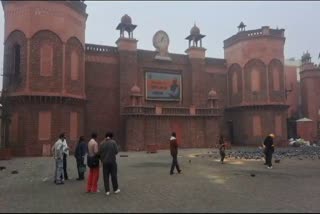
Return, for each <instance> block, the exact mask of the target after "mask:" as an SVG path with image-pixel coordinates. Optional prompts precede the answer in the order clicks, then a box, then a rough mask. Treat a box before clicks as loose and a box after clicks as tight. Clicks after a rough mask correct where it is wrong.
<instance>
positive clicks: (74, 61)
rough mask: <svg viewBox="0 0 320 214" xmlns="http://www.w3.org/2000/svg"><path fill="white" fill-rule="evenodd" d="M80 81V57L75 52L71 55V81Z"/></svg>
mask: <svg viewBox="0 0 320 214" xmlns="http://www.w3.org/2000/svg"><path fill="white" fill-rule="evenodd" d="M78 79H79V56H78V53H77V52H76V51H75V50H74V51H72V53H71V80H78Z"/></svg>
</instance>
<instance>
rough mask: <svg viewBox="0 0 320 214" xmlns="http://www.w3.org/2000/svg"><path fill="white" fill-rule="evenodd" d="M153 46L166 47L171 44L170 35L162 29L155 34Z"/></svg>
mask: <svg viewBox="0 0 320 214" xmlns="http://www.w3.org/2000/svg"><path fill="white" fill-rule="evenodd" d="M153 46H154V47H155V48H166V47H168V46H169V36H168V34H167V33H166V32H164V31H162V30H160V31H158V32H157V33H156V34H155V35H154V36H153Z"/></svg>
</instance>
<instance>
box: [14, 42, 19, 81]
mask: <svg viewBox="0 0 320 214" xmlns="http://www.w3.org/2000/svg"><path fill="white" fill-rule="evenodd" d="M20 63H21V47H20V45H18V44H16V45H15V46H14V55H13V66H14V74H15V75H19V74H20Z"/></svg>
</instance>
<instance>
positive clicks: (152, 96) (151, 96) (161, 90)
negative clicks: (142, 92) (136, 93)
mask: <svg viewBox="0 0 320 214" xmlns="http://www.w3.org/2000/svg"><path fill="white" fill-rule="evenodd" d="M181 89H182V86H181V74H175V73H160V72H146V99H147V100H163V101H180V100H181V97H182V90H181Z"/></svg>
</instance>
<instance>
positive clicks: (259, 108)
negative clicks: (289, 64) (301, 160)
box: [2, 1, 315, 155]
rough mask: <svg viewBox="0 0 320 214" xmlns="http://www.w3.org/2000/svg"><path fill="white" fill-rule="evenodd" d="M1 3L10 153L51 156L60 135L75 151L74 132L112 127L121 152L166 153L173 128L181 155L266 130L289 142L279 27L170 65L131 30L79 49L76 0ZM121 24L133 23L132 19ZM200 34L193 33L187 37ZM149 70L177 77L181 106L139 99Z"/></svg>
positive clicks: (82, 19) (251, 139)
mask: <svg viewBox="0 0 320 214" xmlns="http://www.w3.org/2000/svg"><path fill="white" fill-rule="evenodd" d="M2 5H3V8H4V13H5V51H4V80H3V81H4V84H3V93H4V96H5V97H6V99H7V100H8V104H7V105H8V106H9V109H10V115H11V123H10V128H9V136H10V138H9V143H8V147H9V148H11V150H12V153H13V154H14V155H45V154H48V153H49V148H50V146H51V145H52V143H53V142H54V141H55V140H56V138H57V136H58V135H59V133H60V132H65V133H66V134H67V136H68V138H69V142H70V145H72V146H73V145H74V144H75V143H76V141H77V139H78V137H79V136H80V135H85V136H87V137H89V135H90V133H91V132H92V131H96V132H98V133H99V137H100V139H102V137H103V135H104V133H105V132H106V131H107V130H113V131H114V132H115V136H116V139H117V140H118V141H119V142H120V145H121V147H122V149H123V150H145V149H146V148H147V146H148V145H149V144H155V145H157V146H158V147H159V148H168V136H169V135H170V133H171V132H172V131H175V132H176V133H177V138H178V140H179V142H180V146H181V147H183V148H194V147H211V146H213V145H214V144H216V143H217V140H218V135H219V134H220V133H223V134H224V135H226V136H227V137H228V138H229V139H230V141H231V142H232V143H233V144H238V145H256V144H261V142H262V140H263V138H264V137H265V135H267V134H269V133H275V134H276V143H281V142H283V141H285V140H286V138H287V123H286V119H287V109H288V107H289V106H288V105H287V104H286V97H285V89H286V87H285V74H284V43H285V37H284V30H283V29H280V30H278V29H271V28H269V27H262V28H261V29H257V30H250V31H246V30H244V26H240V28H239V29H240V31H239V32H238V33H237V34H235V35H234V36H232V37H230V38H228V39H226V40H225V41H224V49H225V58H224V59H217V58H207V57H206V56H205V51H206V49H204V48H203V47H201V45H200V46H197V45H189V48H188V49H187V50H186V55H184V54H171V53H170V54H169V55H170V57H171V61H163V60H157V59H155V56H156V54H157V52H156V51H146V50H139V49H138V48H137V47H138V41H137V40H136V39H134V38H133V34H132V32H133V30H131V34H130V36H129V38H126V37H123V36H120V38H119V39H118V40H117V41H116V44H117V46H116V47H111V46H101V45H94V44H85V25H86V19H87V14H86V12H85V11H86V5H85V4H84V3H83V2H81V1H61V2H49V1H42V2H32V1H2ZM121 24H127V26H133V25H132V22H131V19H130V17H129V18H128V17H125V18H123V19H122V22H121ZM119 26H121V25H119ZM134 28H135V27H133V28H132V29H134ZM199 35H201V34H200V30H199V29H198V28H196V27H194V28H193V29H192V31H191V34H190V36H189V37H188V38H193V39H194V38H203V35H201V36H202V37H201V36H200V37H199ZM197 36H198V37H197ZM200 42H201V40H200ZM200 44H201V43H200ZM152 70H157V71H159V72H171V73H173V74H181V76H182V99H181V100H180V101H176V102H173V101H170V102H169V101H153V100H148V99H145V98H146V88H145V87H146V85H145V73H146V72H148V71H152ZM307 73H308V71H306V72H305V75H306V76H307ZM303 79H305V78H303ZM306 79H307V77H306ZM305 109H306V110H305V111H307V110H308V111H311V110H312V109H313V108H312V107H305ZM313 110H314V109H313ZM313 110H312V113H311V112H310V114H312V115H314V116H315V113H314V111H313Z"/></svg>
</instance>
